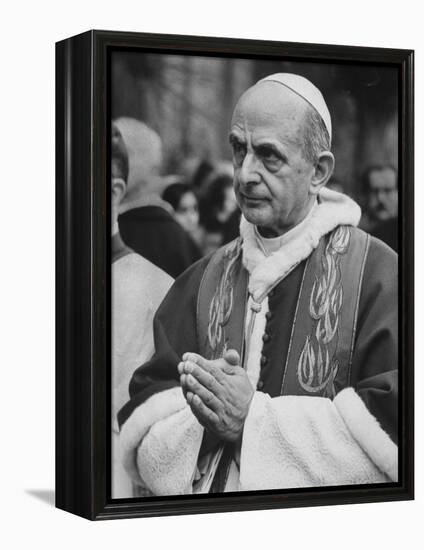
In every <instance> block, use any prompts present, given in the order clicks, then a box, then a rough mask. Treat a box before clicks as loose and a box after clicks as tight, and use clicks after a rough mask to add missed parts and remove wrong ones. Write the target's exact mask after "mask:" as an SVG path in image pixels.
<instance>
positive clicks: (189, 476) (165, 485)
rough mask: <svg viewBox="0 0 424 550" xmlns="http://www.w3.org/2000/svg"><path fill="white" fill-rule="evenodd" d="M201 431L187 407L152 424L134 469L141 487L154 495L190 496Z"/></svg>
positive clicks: (140, 447) (201, 428) (140, 448)
mask: <svg viewBox="0 0 424 550" xmlns="http://www.w3.org/2000/svg"><path fill="white" fill-rule="evenodd" d="M202 438H203V427H202V426H201V425H200V424H199V422H198V421H197V420H196V418H195V417H194V415H193V413H192V412H191V409H190V407H188V406H187V407H185V408H184V409H182V410H181V411H179V412H177V413H175V414H173V415H171V416H169V417H168V418H165V419H164V420H160V421H159V422H156V423H155V424H154V425H153V426H152V427H151V428H150V430H149V431H148V433H147V434H146V436H145V437H144V439H143V441H142V442H141V444H140V446H139V447H138V450H137V469H138V472H139V474H140V478H141V479H142V480H143V485H144V486H145V487H147V488H148V489H149V490H150V491H151V492H152V493H153V494H154V495H163V496H165V495H183V494H191V493H192V492H193V480H194V475H195V472H196V467H197V460H198V456H199V451H200V446H201V444H202Z"/></svg>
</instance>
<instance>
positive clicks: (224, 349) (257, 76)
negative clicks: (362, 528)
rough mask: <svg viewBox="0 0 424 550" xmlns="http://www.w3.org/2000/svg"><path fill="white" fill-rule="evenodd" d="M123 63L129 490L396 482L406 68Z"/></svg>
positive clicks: (120, 307) (120, 189) (119, 452)
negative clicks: (402, 124)
mask: <svg viewBox="0 0 424 550" xmlns="http://www.w3.org/2000/svg"><path fill="white" fill-rule="evenodd" d="M109 68H110V75H111V77H110V81H109V82H110V84H109V85H110V89H109V94H110V100H109V101H110V105H109V107H110V108H109V116H108V121H107V125H108V130H107V131H108V140H109V143H108V147H109V156H108V159H107V161H108V163H109V166H108V172H107V173H108V178H109V181H108V186H109V187H110V195H109V196H110V204H109V208H110V216H111V218H110V232H111V235H110V256H109V257H110V269H111V273H110V296H111V299H110V321H111V328H110V334H111V338H110V358H111V360H110V380H111V384H110V400H111V407H110V413H111V414H110V427H109V428H108V430H109V433H110V438H111V445H110V452H111V457H110V466H111V467H110V472H109V475H110V487H111V495H110V496H111V498H112V499H113V500H115V499H117V500H119V499H141V500H143V499H144V500H146V501H148V500H149V499H152V498H156V497H169V496H176V495H200V494H203V495H204V494H221V496H222V495H224V496H225V494H227V493H229V494H233V495H234V493H237V494H239V498H240V499H243V493H249V494H251V492H260V491H279V492H284V491H285V490H302V489H317V490H318V488H320V489H328V488H332V489H337V488H344V489H346V487H352V486H357V487H370V486H375V487H391V486H392V487H394V486H396V484H397V483H398V482H399V481H400V479H399V475H400V474H399V472H400V470H399V447H398V445H401V444H402V438H401V436H400V427H399V426H400V424H401V419H399V410H400V408H399V393H400V392H399V390H398V388H399V374H398V373H399V370H400V369H402V365H401V357H402V342H400V330H399V326H400V324H399V323H400V322H401V311H400V302H399V297H398V289H399V272H398V254H400V255H402V250H401V241H402V235H401V227H402V223H401V219H400V216H401V214H400V211H399V212H398V202H399V203H400V200H399V201H398V195H399V197H400V196H401V194H402V186H405V185H410V184H411V182H406V181H402V178H401V177H400V174H401V161H400V158H399V151H400V148H401V147H402V143H400V135H401V133H400V116H401V113H400V107H399V106H400V95H399V94H400V76H399V70H398V68H397V67H396V66H392V65H390V64H388V63H386V64H384V63H380V64H378V63H359V62H357V63H355V62H350V63H347V62H343V61H340V62H335V61H332V62H328V61H327V62H324V61H320V60H319V59H314V60H312V59H310V60H294V59H292V58H286V59H285V57H284V55H281V56H280V57H279V58H277V57H276V56H274V57H273V58H270V59H267V58H266V57H258V56H257V57H254V56H251V57H250V58H249V57H248V56H246V55H245V56H239V57H238V56H237V55H235V54H234V55H231V56H230V55H226V56H224V55H222V56H219V55H199V54H196V53H184V54H181V53H173V52H172V51H168V52H160V53H158V52H145V51H134V49H133V50H131V49H125V48H120V49H116V50H114V51H112V53H111V56H110V66H109Z"/></svg>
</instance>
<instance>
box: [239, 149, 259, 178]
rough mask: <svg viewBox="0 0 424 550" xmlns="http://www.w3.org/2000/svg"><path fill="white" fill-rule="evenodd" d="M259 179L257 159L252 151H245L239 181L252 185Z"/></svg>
mask: <svg viewBox="0 0 424 550" xmlns="http://www.w3.org/2000/svg"><path fill="white" fill-rule="evenodd" d="M260 181H261V176H260V172H259V160H258V158H257V157H256V155H255V154H253V153H247V154H246V156H245V157H244V159H243V164H242V165H241V168H240V172H239V182H240V183H241V184H242V185H249V184H251V185H253V184H255V183H259V182H260Z"/></svg>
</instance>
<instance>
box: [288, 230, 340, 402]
mask: <svg viewBox="0 0 424 550" xmlns="http://www.w3.org/2000/svg"><path fill="white" fill-rule="evenodd" d="M349 241H350V231H349V229H348V228H347V227H344V226H340V227H338V228H337V229H336V231H334V233H333V234H332V235H331V237H330V239H329V241H328V244H327V246H326V248H325V252H324V255H323V259H322V270H321V273H320V274H319V275H318V276H317V277H316V278H315V282H314V284H313V287H312V292H311V297H310V301H309V313H310V315H311V317H312V319H314V320H315V321H316V324H315V328H314V330H313V331H312V333H311V334H310V335H308V336H307V337H306V340H305V344H304V346H303V349H302V352H301V354H300V357H299V361H298V366H297V374H298V380H299V384H300V385H301V387H302V388H303V389H304V390H305V391H307V392H310V393H317V392H320V391H322V390H324V389H325V388H327V387H328V388H329V389H330V391H332V386H333V381H334V378H335V376H336V374H337V370H338V362H337V360H336V359H335V351H336V350H335V347H334V346H333V350H334V351H333V352H331V351H330V344H331V343H333V341H334V343H335V342H336V341H335V339H336V338H337V331H338V328H339V320H340V310H341V308H342V305H343V288H342V285H341V271H340V261H341V256H342V255H343V254H345V253H346V251H347V249H348V247H349Z"/></svg>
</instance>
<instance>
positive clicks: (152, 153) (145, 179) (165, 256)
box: [115, 117, 199, 278]
mask: <svg viewBox="0 0 424 550" xmlns="http://www.w3.org/2000/svg"><path fill="white" fill-rule="evenodd" d="M115 123H116V125H117V127H118V128H119V130H120V132H121V134H122V137H123V139H124V141H125V144H126V147H127V150H128V159H129V176H128V191H127V194H126V195H125V197H124V200H123V202H122V205H121V208H120V215H119V219H118V222H119V228H120V231H121V235H122V239H123V240H124V242H125V243H126V244H127V245H128V246H130V247H131V248H132V249H133V250H135V251H136V252H138V253H139V254H141V255H142V256H144V257H145V258H147V259H148V260H150V261H151V262H152V263H154V264H155V265H157V266H158V267H160V268H161V269H163V270H164V271H165V272H166V273H168V274H169V275H170V276H171V277H174V278H175V277H177V276H178V275H180V274H181V273H182V272H183V271H185V270H186V269H187V268H188V267H189V266H190V265H191V264H192V263H193V262H195V261H196V260H197V259H198V258H199V256H198V255H197V254H195V253H194V252H193V245H192V241H191V239H190V238H189V237H188V235H187V234H186V232H185V231H184V230H183V229H182V227H181V226H180V225H179V223H178V222H177V221H176V220H175V219H174V217H173V215H172V208H171V207H170V205H169V204H168V203H167V202H165V201H164V200H163V199H162V198H161V194H162V191H163V188H164V185H163V178H161V177H160V175H159V174H160V168H161V165H162V142H161V139H160V137H159V136H158V135H157V133H156V132H154V131H153V130H152V129H151V128H149V127H148V126H146V124H144V123H143V122H140V121H139V120H136V119H134V118H128V117H121V118H118V119H117V120H116V121H115Z"/></svg>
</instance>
